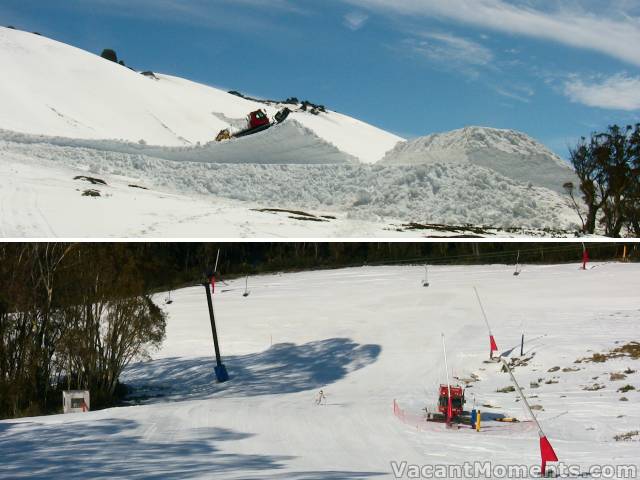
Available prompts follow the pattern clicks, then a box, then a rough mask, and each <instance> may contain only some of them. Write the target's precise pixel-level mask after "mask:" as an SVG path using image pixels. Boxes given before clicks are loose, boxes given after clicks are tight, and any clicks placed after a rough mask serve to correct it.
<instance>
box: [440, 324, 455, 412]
mask: <svg viewBox="0 0 640 480" xmlns="http://www.w3.org/2000/svg"><path fill="white" fill-rule="evenodd" d="M442 351H443V353H444V369H445V372H446V373H447V397H448V399H447V425H451V419H452V417H453V406H452V402H451V382H450V381H449V367H448V365H447V346H446V345H445V343H444V333H443V334H442Z"/></svg>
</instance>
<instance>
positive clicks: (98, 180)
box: [73, 175, 107, 185]
mask: <svg viewBox="0 0 640 480" xmlns="http://www.w3.org/2000/svg"><path fill="white" fill-rule="evenodd" d="M73 179H74V180H82V181H84V182H89V183H90V184H91V185H106V184H107V182H105V181H104V180H102V179H101V178H96V177H88V176H86V175H78V176H76V177H73Z"/></svg>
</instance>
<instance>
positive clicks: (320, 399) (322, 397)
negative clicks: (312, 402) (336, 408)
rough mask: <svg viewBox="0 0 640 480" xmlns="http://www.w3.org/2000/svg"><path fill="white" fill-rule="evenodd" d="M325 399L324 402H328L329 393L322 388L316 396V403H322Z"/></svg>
mask: <svg viewBox="0 0 640 480" xmlns="http://www.w3.org/2000/svg"><path fill="white" fill-rule="evenodd" d="M323 401H324V404H325V405H326V404H327V395H326V394H325V393H324V392H323V391H322V390H320V391H319V392H318V397H317V398H316V405H322V402H323Z"/></svg>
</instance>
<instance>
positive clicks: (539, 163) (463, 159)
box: [380, 127, 577, 192]
mask: <svg viewBox="0 0 640 480" xmlns="http://www.w3.org/2000/svg"><path fill="white" fill-rule="evenodd" d="M451 162H458V163H467V164H475V165H478V166H481V167H487V168H490V169H492V170H495V171H496V172H498V173H500V174H502V175H504V176H506V177H509V178H511V179H513V180H516V181H518V182H522V183H525V184H528V183H531V184H533V185H538V186H542V187H546V188H549V189H551V190H554V191H556V192H562V191H563V188H562V185H563V184H564V183H565V182H574V183H575V182H576V181H577V180H576V178H575V174H574V172H573V170H572V169H571V168H570V167H569V165H568V164H567V163H566V162H564V161H563V160H562V159H561V158H560V157H558V156H557V155H556V154H554V153H553V152H551V151H550V150H549V149H548V148H546V147H545V146H544V145H542V144H541V143H540V142H537V141H536V140H534V139H533V138H531V137H529V136H528V135H526V134H524V133H522V132H517V131H515V130H499V129H495V128H484V127H467V128H463V129H460V130H454V131H451V132H446V133H437V134H433V135H428V136H426V137H420V138H417V139H415V140H411V141H408V142H404V143H400V144H398V145H396V146H395V148H393V149H392V150H391V151H389V152H388V153H387V154H386V155H385V157H384V158H383V159H382V160H381V161H380V163H383V164H394V165H416V164H432V163H451Z"/></svg>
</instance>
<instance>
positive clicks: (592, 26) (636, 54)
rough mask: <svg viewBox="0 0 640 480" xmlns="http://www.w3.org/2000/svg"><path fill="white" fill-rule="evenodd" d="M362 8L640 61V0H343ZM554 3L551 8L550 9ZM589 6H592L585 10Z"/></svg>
mask: <svg viewBox="0 0 640 480" xmlns="http://www.w3.org/2000/svg"><path fill="white" fill-rule="evenodd" d="M342 1H344V2H347V3H349V4H352V5H357V6H358V7H361V8H369V9H371V10H379V11H383V12H393V13H397V14H401V15H407V16H423V17H431V18H437V19H442V20H450V21H451V20H453V21H456V22H458V23H462V24H468V25H473V26H476V27H480V28H486V29H489V30H493V31H499V32H504V33H510V34H516V35H524V36H528V37H534V38H539V39H546V40H551V41H554V42H558V43H561V44H564V45H569V46H572V47H576V48H583V49H589V50H594V51H598V52H601V53H604V54H606V55H609V56H611V57H615V58H618V59H620V60H623V61H625V62H628V63H630V64H633V65H640V47H639V45H640V17H638V16H637V15H638V7H637V0H634V1H633V2H626V1H624V0H623V1H621V2H618V3H617V4H615V5H613V6H612V5H610V2H600V1H598V2H593V1H588V2H583V4H582V5H580V4H579V3H577V2H576V1H575V0H553V1H549V2H547V3H546V5H547V9H546V10H542V9H541V8H540V7H538V8H534V7H532V6H531V5H532V4H534V3H535V4H538V5H540V4H542V3H543V2H530V1H525V0H511V1H507V0H446V1H443V0H402V1H398V0H342ZM549 7H551V8H552V9H549ZM587 8H588V10H586V9H587Z"/></svg>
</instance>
